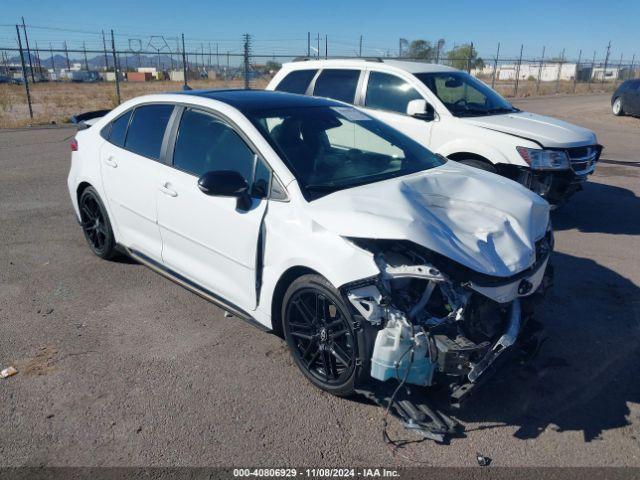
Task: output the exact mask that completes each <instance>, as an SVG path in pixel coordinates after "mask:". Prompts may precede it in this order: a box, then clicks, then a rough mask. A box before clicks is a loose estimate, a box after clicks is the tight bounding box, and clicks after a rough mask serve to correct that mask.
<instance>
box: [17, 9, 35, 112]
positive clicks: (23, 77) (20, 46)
mask: <svg viewBox="0 0 640 480" xmlns="http://www.w3.org/2000/svg"><path fill="white" fill-rule="evenodd" d="M23 24H24V19H23ZM16 33H17V34H18V48H19V49H20V65H21V66H22V79H23V80H24V90H25V92H26V94H27V103H28V104H29V117H30V118H31V120H33V107H32V106H31V93H30V92H29V79H28V78H27V67H26V66H25V64H24V52H23V51H22V39H21V38H20V27H18V25H16Z"/></svg>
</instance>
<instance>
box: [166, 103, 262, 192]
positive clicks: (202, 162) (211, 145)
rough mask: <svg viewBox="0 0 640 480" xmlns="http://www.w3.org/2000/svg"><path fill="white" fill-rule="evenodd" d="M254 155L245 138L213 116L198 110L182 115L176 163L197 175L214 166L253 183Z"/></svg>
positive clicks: (214, 168) (175, 156)
mask: <svg viewBox="0 0 640 480" xmlns="http://www.w3.org/2000/svg"><path fill="white" fill-rule="evenodd" d="M253 158H254V156H253V152H252V151H251V149H250V148H249V147H248V146H247V144H246V143H244V141H243V140H242V138H240V136H239V135H238V134H237V133H236V132H235V131H234V130H233V129H232V128H231V127H229V126H228V125H226V124H224V123H222V122H221V121H220V120H218V119H217V118H215V117H214V116H212V115H209V114H207V113H204V112H199V111H197V110H187V111H186V112H184V114H183V115H182V119H181V120H180V128H179V129H178V138H177V139H176V145H175V148H174V151H173V165H174V167H176V168H178V169H180V170H183V171H185V172H188V173H192V174H194V175H196V176H198V177H199V176H201V175H203V174H205V173H207V172H211V171H214V170H233V171H236V172H238V173H240V174H241V175H242V176H243V177H244V179H245V180H246V181H247V183H251V178H252V176H253Z"/></svg>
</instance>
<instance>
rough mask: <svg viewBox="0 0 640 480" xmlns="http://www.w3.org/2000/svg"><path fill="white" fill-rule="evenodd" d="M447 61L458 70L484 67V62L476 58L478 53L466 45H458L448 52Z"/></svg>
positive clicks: (469, 45)
mask: <svg viewBox="0 0 640 480" xmlns="http://www.w3.org/2000/svg"><path fill="white" fill-rule="evenodd" d="M447 60H449V65H451V66H452V67H453V68H457V69H458V70H467V69H472V68H478V69H482V68H483V67H484V60H482V58H480V57H478V52H476V50H475V49H474V48H472V46H471V44H468V43H464V44H462V45H458V46H457V47H453V48H452V49H451V50H449V53H447Z"/></svg>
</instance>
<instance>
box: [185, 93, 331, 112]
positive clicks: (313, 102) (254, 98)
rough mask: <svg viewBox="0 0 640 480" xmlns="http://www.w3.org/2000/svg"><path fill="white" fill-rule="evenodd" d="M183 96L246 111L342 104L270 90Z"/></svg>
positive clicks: (326, 99) (325, 99)
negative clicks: (215, 102)
mask: <svg viewBox="0 0 640 480" xmlns="http://www.w3.org/2000/svg"><path fill="white" fill-rule="evenodd" d="M178 93H179V94H181V95H193V96H197V97H204V98H210V99H212V100H217V101H219V102H223V103H226V104H228V105H231V106H232V107H234V108H236V109H238V110H240V111H241V112H245V111H254V110H263V109H264V110H269V109H272V108H291V107H321V106H332V107H333V106H340V105H343V104H342V103H340V102H336V101H334V100H330V99H328V98H320V97H310V96H306V95H297V94H294V93H286V92H274V91H270V90H239V89H234V90H188V91H183V92H178Z"/></svg>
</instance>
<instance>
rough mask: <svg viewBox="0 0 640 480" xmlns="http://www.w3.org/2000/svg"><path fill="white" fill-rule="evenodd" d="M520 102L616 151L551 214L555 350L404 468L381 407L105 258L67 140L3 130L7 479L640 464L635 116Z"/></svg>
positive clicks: (574, 104) (0, 200)
mask: <svg viewBox="0 0 640 480" xmlns="http://www.w3.org/2000/svg"><path fill="white" fill-rule="evenodd" d="M516 104H517V106H519V107H520V108H523V109H526V110H530V111H533V112H537V113H544V114H551V115H555V116H558V117H560V118H563V119H566V120H569V121H571V122H574V123H577V124H581V125H584V126H586V127H588V128H592V129H594V130H595V131H596V133H597V134H598V139H599V141H600V142H601V143H602V144H603V145H604V146H605V150H604V153H603V157H602V158H603V160H602V162H601V164H600V165H599V166H598V169H597V172H596V173H595V174H594V175H593V177H592V178H591V181H590V182H589V183H588V184H587V186H586V189H585V190H584V191H583V192H580V193H578V194H577V195H576V196H575V197H574V198H573V199H572V201H571V203H570V204H569V205H567V206H565V207H564V208H562V209H561V210H559V211H557V212H555V213H554V216H553V221H554V226H555V229H556V253H555V257H554V262H555V268H556V282H555V286H554V289H553V291H552V292H551V293H550V295H549V296H548V297H547V298H546V300H545V303H544V305H543V306H542V308H541V309H540V314H539V319H540V320H541V321H542V322H543V323H544V325H545V329H546V334H547V336H548V340H547V341H546V342H545V343H544V345H543V347H542V350H541V352H540V355H539V356H538V358H537V359H536V360H535V361H534V362H533V364H532V365H530V366H529V367H528V368H527V369H525V370H522V371H520V372H519V373H518V374H517V375H511V376H509V377H508V378H503V379H500V378H496V379H494V381H492V382H491V383H490V384H488V385H487V386H486V388H485V389H484V390H482V391H480V392H478V394H477V395H476V396H475V397H473V398H472V399H471V400H470V401H469V403H467V405H466V406H465V409H464V410H463V411H462V412H461V413H460V415H459V417H458V418H459V419H460V420H461V421H462V422H463V423H464V425H465V426H466V433H465V435H464V437H463V438H455V439H452V440H451V442H450V444H449V445H436V444H434V443H433V442H429V441H423V442H415V443H410V444H408V445H406V446H405V447H404V448H403V449H402V450H401V455H398V454H394V453H393V452H392V450H391V449H389V448H388V447H387V446H386V445H385V443H384V442H383V441H382V435H381V416H382V413H383V412H382V410H381V409H380V408H378V407H375V406H373V405H370V404H367V403H365V402H363V401H359V400H357V399H355V400H345V399H339V398H335V397H332V396H330V395H328V394H325V393H323V392H321V391H319V390H317V389H316V388H314V387H313V386H311V385H310V384H309V383H308V382H307V381H306V380H305V379H304V378H303V376H302V374H301V373H299V372H298V370H297V369H296V367H295V365H294V364H293V362H292V360H291V359H290V357H289V354H288V351H287V348H286V345H285V343H284V342H283V341H282V340H280V339H279V338H277V337H275V336H273V335H270V334H265V333H262V332H260V331H259V330H257V329H255V328H253V327H251V326H250V325H248V324H246V323H244V322H242V321H241V320H238V319H235V318H224V317H223V315H222V311H221V310H220V309H218V308H217V307H215V306H214V305H212V304H210V303H207V302H206V301H205V300H202V299H201V298H199V297H197V296H195V295H194V294H192V293H190V292H188V291H186V290H184V289H182V288H181V287H179V286H177V285H175V284H173V283H171V282H170V281H168V280H165V279H164V278H162V277H160V276H159V275H157V274H156V273H154V272H152V271H151V270H149V269H147V268H145V267H143V266H141V265H138V264H136V263H133V262H130V261H123V260H121V261H113V262H105V261H102V260H99V259H98V258H97V257H95V256H93V255H92V254H91V253H90V251H89V249H88V248H87V247H86V245H85V241H84V238H83V236H82V232H81V230H80V228H79V227H78V225H77V224H76V222H75V219H74V216H73V214H72V209H71V204H70V202H69V199H68V193H67V187H66V175H67V172H68V165H69V147H68V140H69V138H70V137H71V136H72V135H73V133H74V131H73V130H72V129H70V128H42V129H32V130H18V131H9V130H6V131H0V365H1V366H2V367H4V366H7V365H15V366H16V367H17V368H18V370H19V373H18V374H17V375H15V376H13V377H11V378H8V379H5V380H0V406H1V411H2V426H1V427H0V465H5V466H7V465H11V466H18V465H34V466H39V465H47V466H61V465H74V466H79V465H82V466H85V465H92V466H104V465H118V466H120V465H136V466H146V465H153V466H161V465H162V466H165V465H172V466H173V465H178V466H187V465H189V466H191V465H195V466H205V465H206V466H281V467H282V466H331V467H347V466H371V465H376V466H384V465H413V464H414V463H413V462H414V461H418V462H423V463H422V464H423V465H439V466H473V465H476V459H475V454H476V452H481V453H483V454H484V455H488V456H490V457H491V458H492V459H493V463H492V465H495V466H595V465H597V466H605V465H606V466H610V465H611V466H613V465H615V466H622V465H632V466H640V382H638V371H639V368H640V343H639V340H640V153H639V152H640V119H637V118H628V117H624V118H616V117H614V116H613V115H611V114H610V109H609V96H603V95H593V96H566V97H547V98H535V99H528V100H523V101H519V102H516ZM390 433H391V435H392V436H394V437H401V438H405V439H409V440H417V439H418V437H416V436H414V435H413V434H411V433H407V432H406V431H405V430H404V429H403V428H402V427H401V426H400V425H399V424H398V422H396V421H392V422H391V427H390Z"/></svg>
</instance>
